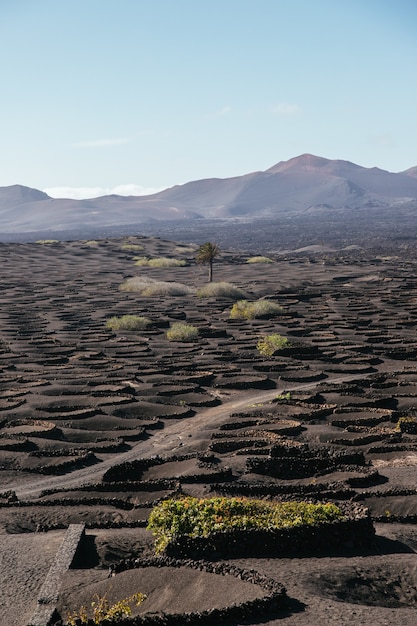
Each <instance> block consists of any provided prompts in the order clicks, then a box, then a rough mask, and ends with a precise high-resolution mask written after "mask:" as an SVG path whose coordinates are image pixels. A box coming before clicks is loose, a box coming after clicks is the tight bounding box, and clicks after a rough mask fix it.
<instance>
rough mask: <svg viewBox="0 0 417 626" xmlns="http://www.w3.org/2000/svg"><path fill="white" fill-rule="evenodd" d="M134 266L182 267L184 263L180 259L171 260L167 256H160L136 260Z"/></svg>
mask: <svg viewBox="0 0 417 626" xmlns="http://www.w3.org/2000/svg"><path fill="white" fill-rule="evenodd" d="M135 265H139V266H140V267H184V265H186V261H184V260H182V259H173V258H170V257H167V256H161V257H158V258H155V259H148V258H145V257H143V258H141V259H138V260H137V261H136V263H135Z"/></svg>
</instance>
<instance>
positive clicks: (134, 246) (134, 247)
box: [122, 243, 143, 252]
mask: <svg viewBox="0 0 417 626" xmlns="http://www.w3.org/2000/svg"><path fill="white" fill-rule="evenodd" d="M122 250H127V251H129V252H139V251H140V250H143V246H141V245H140V244H139V243H124V244H123V245H122Z"/></svg>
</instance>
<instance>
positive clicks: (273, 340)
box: [256, 334, 291, 356]
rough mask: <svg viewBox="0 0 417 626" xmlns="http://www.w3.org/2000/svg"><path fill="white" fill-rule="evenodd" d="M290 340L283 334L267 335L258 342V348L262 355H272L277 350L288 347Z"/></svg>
mask: <svg viewBox="0 0 417 626" xmlns="http://www.w3.org/2000/svg"><path fill="white" fill-rule="evenodd" d="M290 345H291V344H290V342H289V341H288V339H287V338H286V337H282V335H278V334H275V335H265V336H264V337H262V338H261V339H260V340H259V341H258V343H257V346H256V347H257V349H258V351H259V353H260V354H262V356H272V355H273V354H274V352H276V351H277V350H282V349H283V348H288V347H289V346H290Z"/></svg>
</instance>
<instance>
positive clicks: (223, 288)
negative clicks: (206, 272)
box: [197, 282, 246, 300]
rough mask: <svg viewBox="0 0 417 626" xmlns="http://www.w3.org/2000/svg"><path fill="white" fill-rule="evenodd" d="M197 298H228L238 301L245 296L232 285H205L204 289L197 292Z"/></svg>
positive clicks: (222, 283) (223, 283)
mask: <svg viewBox="0 0 417 626" xmlns="http://www.w3.org/2000/svg"><path fill="white" fill-rule="evenodd" d="M197 296H198V297H199V298H216V297H217V298H230V299H231V300H239V299H240V298H244V297H245V296H246V294H245V292H244V291H242V290H241V289H239V287H236V286H235V285H232V283H226V282H221V283H207V285H205V286H204V287H202V288H201V289H199V290H198V291H197Z"/></svg>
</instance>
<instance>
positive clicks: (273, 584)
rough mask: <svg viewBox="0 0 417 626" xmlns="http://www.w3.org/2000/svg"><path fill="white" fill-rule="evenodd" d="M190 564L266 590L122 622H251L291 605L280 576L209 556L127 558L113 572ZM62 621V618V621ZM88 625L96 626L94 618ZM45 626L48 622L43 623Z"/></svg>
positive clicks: (193, 625)
mask: <svg viewBox="0 0 417 626" xmlns="http://www.w3.org/2000/svg"><path fill="white" fill-rule="evenodd" d="M150 567H152V568H172V569H174V568H184V567H187V568H190V569H193V570H196V571H202V572H207V573H209V574H215V575H218V576H223V577H226V576H234V577H236V578H238V579H239V580H241V581H244V582H247V583H250V584H252V585H256V586H257V587H259V588H260V589H261V590H262V591H263V592H264V594H263V595H262V596H261V597H258V598H255V599H252V600H246V601H245V602H242V603H235V604H232V605H231V606H226V607H223V608H213V609H208V610H203V611H201V612H200V611H193V612H189V613H160V612H157V613H145V614H143V615H138V616H135V617H131V618H125V619H121V620H119V621H118V622H117V623H118V624H121V626H162V625H163V626H209V625H213V624H223V623H227V624H230V623H238V622H242V621H243V622H248V623H249V622H250V621H251V620H253V619H256V620H259V618H261V617H269V616H273V615H274V614H276V613H277V612H279V611H282V610H283V609H285V608H286V607H287V605H288V596H287V594H286V590H285V587H284V586H283V585H282V584H281V583H279V582H277V581H276V580H274V579H272V578H269V577H268V576H264V575H263V574H261V573H259V572H257V571H255V570H246V569H241V568H238V567H235V566H233V565H230V564H226V563H210V562H209V561H205V560H198V561H193V560H189V559H187V560H178V559H173V558H170V557H167V556H162V557H155V558H148V559H126V560H124V561H121V562H120V563H118V564H117V565H116V566H115V568H114V570H113V574H114V575H116V576H117V574H119V573H121V572H125V571H128V570H133V569H144V568H150ZM58 623H59V622H58ZM85 623H86V626H94V621H93V620H92V619H90V620H87V622H85ZM42 626H44V625H42Z"/></svg>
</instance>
